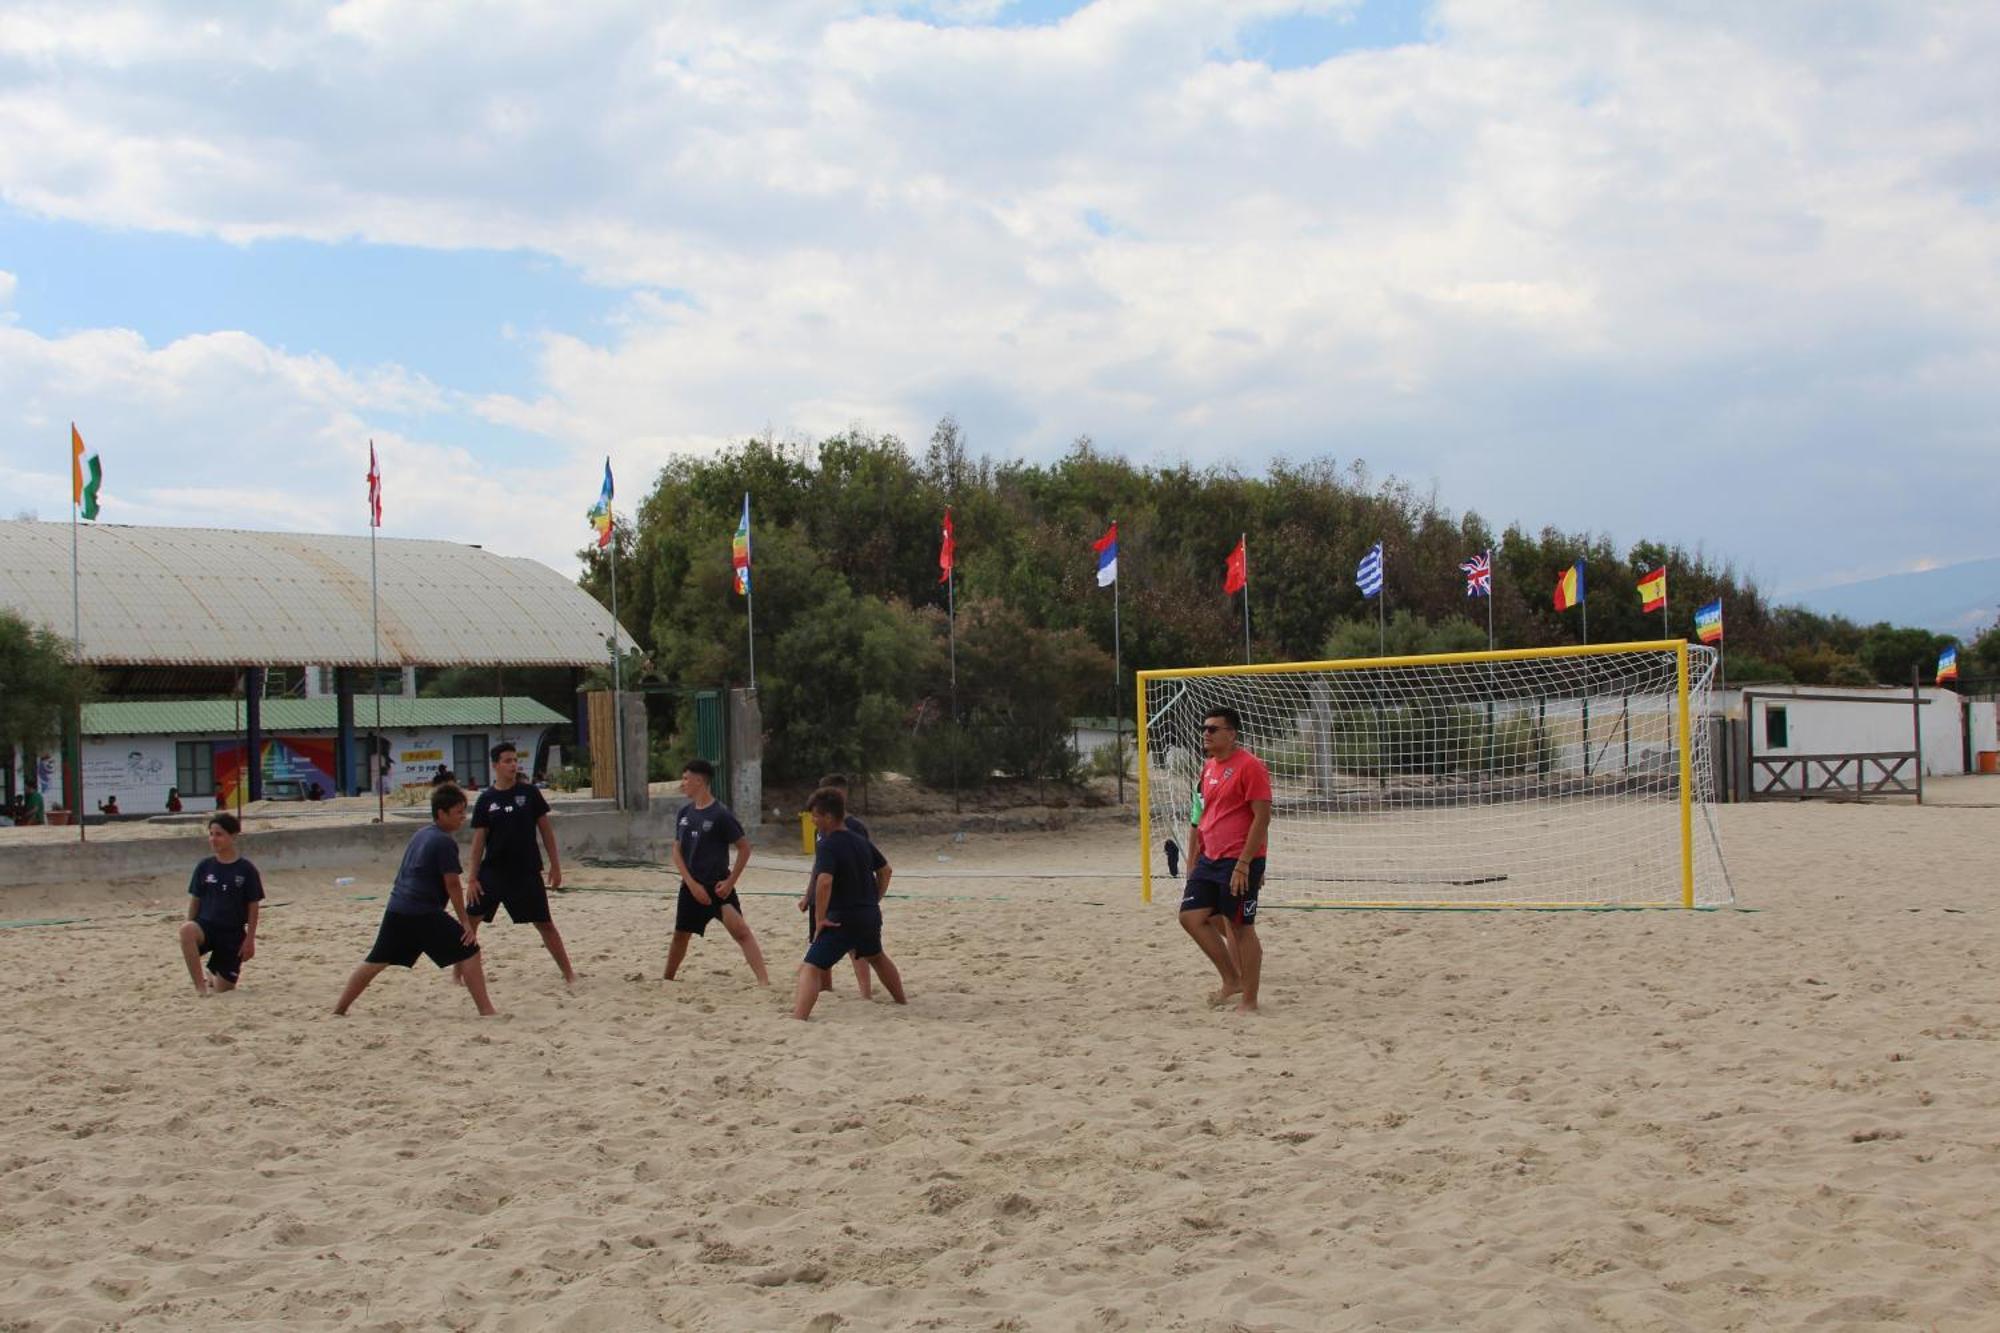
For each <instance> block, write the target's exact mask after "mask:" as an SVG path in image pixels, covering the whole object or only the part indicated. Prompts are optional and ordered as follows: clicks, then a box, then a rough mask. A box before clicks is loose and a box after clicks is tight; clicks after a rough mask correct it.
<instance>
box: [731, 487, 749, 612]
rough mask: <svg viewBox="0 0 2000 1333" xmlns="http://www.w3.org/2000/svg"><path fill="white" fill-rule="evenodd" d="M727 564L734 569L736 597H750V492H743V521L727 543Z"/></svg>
mask: <svg viewBox="0 0 2000 1333" xmlns="http://www.w3.org/2000/svg"><path fill="white" fill-rule="evenodd" d="M729 563H730V564H731V565H733V566H734V567H735V569H736V595H737V596H739V597H748V596H749V595H750V492H748V491H745V492H743V520H742V521H741V522H740V523H738V524H737V525H736V537H735V540H733V541H731V542H730V543H729Z"/></svg>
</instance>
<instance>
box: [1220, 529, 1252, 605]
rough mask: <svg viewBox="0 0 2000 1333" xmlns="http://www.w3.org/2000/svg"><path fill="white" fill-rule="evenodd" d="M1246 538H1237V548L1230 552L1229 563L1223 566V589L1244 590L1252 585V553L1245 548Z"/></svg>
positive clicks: (1231, 590)
mask: <svg viewBox="0 0 2000 1333" xmlns="http://www.w3.org/2000/svg"><path fill="white" fill-rule="evenodd" d="M1245 540H1246V539H1245V538H1242V537H1238V538H1237V539H1236V549H1235V550H1233V551H1231V552H1230V553H1229V563H1228V564H1227V565H1226V566H1224V567H1223V574H1222V590H1223V591H1224V592H1242V591H1243V590H1244V589H1245V588H1247V587H1249V586H1250V555H1249V552H1247V551H1245V550H1244V549H1243V543H1244V542H1245Z"/></svg>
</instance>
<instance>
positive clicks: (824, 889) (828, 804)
mask: <svg viewBox="0 0 2000 1333" xmlns="http://www.w3.org/2000/svg"><path fill="white" fill-rule="evenodd" d="M806 809H807V810H808V811H809V812H811V814H812V821H813V828H815V829H816V830H818V832H819V847H818V850H817V851H815V852H814V854H813V903H814V907H815V908H816V909H817V910H816V913H815V915H816V917H817V919H818V921H819V930H818V932H817V933H816V934H815V935H814V936H813V942H812V946H811V947H810V948H808V949H807V950H806V956H805V960H804V961H803V962H801V963H800V964H799V984H798V988H797V990H796V991H795V992H794V994H793V998H792V1017H793V1018H797V1019H801V1020H803V1019H807V1018H811V1017H812V1011H813V1004H814V1003H815V1002H816V1001H818V999H819V993H820V988H821V978H822V976H823V975H824V974H825V973H826V972H828V971H829V970H831V969H832V967H833V965H834V964H835V963H837V962H839V961H840V960H841V959H842V958H844V957H846V956H847V955H848V954H850V953H851V954H853V955H854V956H855V957H856V958H858V959H860V960H861V961H862V962H864V963H866V964H868V966H870V967H871V968H873V969H874V970H875V975H876V976H878V977H880V978H882V985H883V986H884V987H885V988H886V989H887V990H888V992H889V998H890V999H892V1000H894V1001H895V1002H896V1003H897V1004H908V1003H909V1000H908V999H907V998H906V997H905V996H904V994H903V976H902V973H900V972H898V971H897V970H896V965H895V964H894V963H893V962H891V961H890V960H889V955H888V954H886V953H883V952H882V907H881V889H880V888H879V887H878V886H877V880H876V877H877V876H878V875H880V876H883V877H884V878H885V879H886V877H887V875H888V873H889V863H888V862H887V861H885V860H883V859H882V853H880V852H878V851H876V850H875V845H874V844H873V843H871V842H869V841H868V840H867V839H865V838H863V837H861V836H860V835H859V834H857V833H853V832H850V831H849V830H848V828H847V827H846V825H847V798H846V797H845V796H843V795H842V794H841V793H840V792H839V791H838V790H836V789H835V788H832V787H822V788H820V789H819V790H818V791H816V792H814V793H813V794H812V799H811V800H809V801H807V802H806Z"/></svg>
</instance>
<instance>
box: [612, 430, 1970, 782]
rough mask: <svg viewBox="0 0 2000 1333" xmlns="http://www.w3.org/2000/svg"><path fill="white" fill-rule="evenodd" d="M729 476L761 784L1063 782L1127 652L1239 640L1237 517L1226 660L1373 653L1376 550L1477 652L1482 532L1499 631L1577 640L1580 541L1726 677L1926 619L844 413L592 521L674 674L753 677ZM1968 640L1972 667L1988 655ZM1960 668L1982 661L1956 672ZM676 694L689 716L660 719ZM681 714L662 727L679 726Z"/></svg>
mask: <svg viewBox="0 0 2000 1333" xmlns="http://www.w3.org/2000/svg"><path fill="white" fill-rule="evenodd" d="M746 492H748V493H749V495H750V497H751V507H752V534H751V535H752V579H753V583H754V593H755V598H756V631H757V647H756V656H757V661H756V667H757V684H758V686H759V697H760V700H761V702H762V705H763V710H764V718H765V724H766V727H767V730H768V731H769V733H770V741H769V746H768V748H767V750H766V755H765V764H766V770H767V772H768V773H770V774H771V775H772V777H773V778H774V779H776V780H779V781H786V780H806V779H808V778H809V777H810V776H811V774H812V773H813V772H816V771H819V770H823V769H827V768H841V769H846V770H851V771H857V772H864V773H865V772H874V771H880V770H882V769H885V768H905V767H907V768H909V769H911V770H913V771H914V772H915V774H916V776H918V778H919V779H920V780H924V781H927V782H940V783H941V782H942V781H946V780H949V778H950V775H951V774H952V772H953V771H956V772H957V774H958V775H959V777H960V778H961V779H963V780H967V781H970V780H972V779H973V778H974V775H983V774H987V773H1001V774H1007V775H1013V776H1019V777H1024V778H1036V779H1045V778H1056V779H1061V778H1069V777H1074V776H1075V775H1076V772H1077V764H1078V761H1077V759H1076V757H1075V756H1074V755H1073V754H1071V752H1070V745H1069V729H1070V720H1071V719H1072V718H1074V717H1076V716H1079V715H1096V716H1110V715H1113V714H1115V713H1117V712H1118V711H1119V710H1120V706H1121V704H1122V705H1123V709H1124V712H1125V715H1126V716H1127V717H1128V718H1129V717H1130V715H1131V711H1132V710H1131V704H1130V695H1129V690H1130V680H1131V674H1130V673H1131V672H1132V671H1134V670H1137V669H1142V668H1147V667H1170V666H1204V665H1216V664H1228V663H1236V662H1241V661H1242V660H1243V653H1244V649H1243V637H1242V636H1243V627H1242V618H1241V611H1240V609H1239V603H1238V602H1237V601H1236V599H1235V598H1234V597H1232V596H1230V595H1227V594H1225V593H1224V592H1223V590H1222V583H1223V562H1224V559H1225V557H1226V556H1227V554H1228V553H1229V551H1230V550H1231V548H1233V547H1234V545H1235V543H1236V540H1237V537H1238V535H1239V534H1240V533H1248V534H1249V605H1250V634H1251V654H1252V656H1253V657H1254V658H1255V659H1256V660H1258V661H1304V660H1313V659H1318V658H1325V657H1351V656H1367V655H1373V654H1374V652H1375V651H1376V644H1377V625H1376V607H1375V604H1374V602H1373V601H1370V600H1367V599H1364V598H1363V597H1362V595H1361V592H1360V590H1359V589H1358V588H1357V587H1356V586H1355V582H1354V578H1353V572H1354V569H1355V566H1356V565H1357V563H1358V562H1359V561H1360V559H1361V557H1362V555H1363V553H1364V552H1365V551H1366V550H1367V549H1368V548H1369V546H1371V545H1372V544H1373V543H1375V542H1377V541H1381V542H1382V543H1383V544H1384V553H1385V589H1384V595H1385V596H1386V597H1387V599H1388V600H1387V607H1388V610H1389V613H1390V615H1389V624H1388V631H1387V639H1388V649H1389V651H1390V652H1392V653H1393V652H1429V651H1444V650H1451V649H1461V648H1483V647H1485V645H1486V607H1485V604H1484V602H1483V601H1482V600H1480V599H1471V598H1468V597H1467V596H1466V593H1465V579H1464V576H1463V575H1462V574H1461V573H1460V572H1459V564H1460V562H1461V561H1463V560H1465V559H1466V558H1467V557H1469V556H1471V555H1474V554H1476V553H1478V552H1482V551H1491V553H1492V563H1493V604H1492V611H1493V625H1494V630H1495V633H1496V635H1497V638H1498V642H1499V644H1500V646H1501V647H1507V648H1514V647H1536V646H1543V645H1555V644H1567V643H1574V642H1577V641H1578V640H1579V636H1580V634H1581V631H1582V625H1581V617H1580V616H1579V615H1578V614H1577V613H1576V612H1574V611H1572V612H1567V613H1559V612H1557V611H1556V610H1555V609H1554V606H1553V602H1552V590H1553V587H1554V582H1555V579H1556V576H1557V574H1558V573H1559V572H1560V571H1561V570H1562V569H1564V568H1565V567H1567V566H1568V565H1569V564H1571V563H1572V562H1573V561H1575V560H1577V559H1579V558H1581V559H1584V560H1585V561H1587V571H1588V583H1587V594H1588V596H1587V604H1588V608H1589V612H1590V636H1591V638H1592V640H1594V641H1597V642H1610V641H1616V640H1635V639H1658V638H1662V637H1668V636H1669V634H1668V630H1669V629H1670V631H1671V636H1672V637H1687V636H1689V635H1690V629H1691V622H1692V615H1693V610H1694V607H1695V606H1697V605H1698V604H1700V603H1702V602H1706V601H1709V600H1711V599H1713V598H1716V597H1720V598H1721V599H1722V601H1723V605H1724V610H1725V624H1726V639H1725V652H1726V670H1727V673H1728V677H1729V679H1730V680H1731V681H1732V682H1736V681H1743V682H1748V681H1752V680H1756V681H1765V682H1771V681H1779V682H1783V681H1790V682H1797V683H1801V684H1831V685H1852V684H1870V683H1884V684H1908V683H1909V680H1910V676H1911V671H1912V668H1916V669H1918V670H1919V671H1921V672H1923V673H1924V679H1925V680H1926V682H1928V680H1929V679H1930V676H1929V671H1930V669H1931V668H1932V667H1933V666H1934V665H1935V662H1936V659H1937V654H1938V653H1939V652H1940V651H1941V650H1942V649H1943V647H1944V646H1946V645H1947V644H1949V643H1950V642H1951V639H1950V638H1949V637H1947V636H1943V635H1937V634H1933V633H1931V632H1930V631H1927V630H1922V629H1913V628H1908V627H1897V626H1891V625H1886V624H1885V625H1876V626H1867V627H1864V626H1859V625H1855V624H1853V623H1851V622H1849V621H1846V620H1844V619H1841V618H1839V617H1828V616H1820V615H1817V614H1814V613H1812V612H1810V611H1806V610H1803V609H1801V608H1797V607H1788V606H1774V605H1772V604H1771V603H1770V601H1769V599H1768V598H1766V597H1765V596H1764V594H1763V593H1762V592H1761V591H1760V590H1759V589H1758V588H1757V587H1756V586H1755V585H1754V584H1753V583H1752V582H1751V581H1750V580H1748V579H1747V578H1744V577H1742V576H1740V575H1739V574H1738V573H1737V572H1736V571H1735V570H1734V569H1733V568H1732V567H1731V566H1730V565H1729V564H1727V563H1726V562H1724V561H1720V560H1718V559H1717V558H1715V557H1714V556H1712V555H1710V554H1709V553H1707V552H1705V551H1699V550H1698V551H1693V552H1690V551H1688V550H1687V549H1685V548H1683V547H1680V546H1677V545H1673V544H1669V543H1662V542H1657V541H1650V540H1642V541H1638V542H1635V543H1633V544H1632V545H1630V546H1628V547H1625V548H1623V549H1620V548H1619V547H1618V546H1617V545H1616V544H1615V543H1614V542H1613V541H1612V540H1611V539H1610V538H1609V537H1608V536H1605V535H1602V534H1593V533H1583V532H1564V531H1560V530H1558V529H1556V528H1553V527H1550V528H1543V529H1542V530H1541V531H1539V532H1530V531H1527V530H1525V529H1523V528H1522V527H1520V526H1519V525H1518V524H1517V525H1510V526H1508V527H1506V528H1505V529H1495V528H1494V527H1493V526H1492V525H1491V524H1490V523H1489V522H1488V521H1487V520H1486V519H1485V518H1484V517H1482V516H1481V515H1479V514H1478V513H1476V512H1472V511H1467V512H1465V513H1462V514H1455V513H1453V512H1452V511H1450V510H1448V509H1446V508H1445V507H1444V506H1442V505H1441V504H1440V503H1439V501H1438V498H1437V496H1436V494H1435V493H1433V492H1428V491H1424V490H1420V489H1418V488H1416V487H1413V486H1411V485H1410V484H1408V483H1407V482H1403V481H1400V480H1396V479H1393V478H1390V479H1386V480H1381V481H1377V480H1375V479H1373V478H1371V476H1370V475H1369V473H1368V471H1367V469H1366V468H1365V467H1364V466H1363V465H1362V464H1361V463H1359V462H1352V463H1348V464H1346V465H1342V464H1340V463H1338V462H1336V461H1335V460H1333V459H1331V458H1314V459H1309V460H1306V461H1304V462H1296V463H1294V462H1278V463H1274V464H1273V465H1271V467H1270V468H1269V469H1268V470H1267V471H1266V472H1264V473H1263V474H1261V475H1251V474H1248V473H1245V472H1243V471H1241V470H1239V469H1237V468H1234V467H1229V466H1218V467H1208V468H1195V467H1193V466H1191V465H1189V464H1187V463H1178V464H1163V465H1141V464H1135V463H1133V462H1131V461H1130V460H1128V459H1125V458H1122V457H1118V456H1115V455H1111V454H1107V453H1105V452H1103V451H1101V450H1099V449H1098V448H1097V447H1096V446H1095V445H1094V444H1093V443H1092V442H1091V441H1090V440H1089V439H1088V438H1087V437H1085V438H1080V439H1078V440H1077V441H1076V442H1075V443H1074V445H1073V446H1072V447H1071V448H1070V449H1069V451H1068V452H1067V453H1066V454H1064V455H1063V456H1062V457H1061V458H1060V459H1058V460H1056V461H1055V462H1053V463H1048V464H1036V463H1026V462H1019V461H1006V462H996V461H994V460H993V459H991V458H987V457H979V456H975V455H973V454H972V452H971V451H970V450H969V448H968V447H967V444H966V441H965V438H964V436H963V433H962V432H961V431H960V429H959V427H958V425H957V423H956V422H955V421H954V420H952V419H951V418H949V417H947V418H945V419H944V420H943V421H941V422H940V423H939V424H938V426H937V429H936V430H935V432H934V433H933V434H932V436H931V439H930V441H929V443H928V445H927V446H926V447H924V448H923V449H921V450H911V449H910V448H908V447H906V446H905V444H904V443H903V442H902V441H901V440H899V439H897V438H895V437H894V436H891V435H870V434H867V433H864V432H861V431H851V432H848V433H846V434H842V435H838V436H834V437H831V438H828V439H824V440H821V441H820V442H818V443H817V444H804V443H781V442H778V441H774V440H771V439H752V440H746V441H743V442H741V443H739V444H737V445H735V446H733V447H730V448H727V449H725V450H723V451H721V452H720V453H718V454H716V455H714V456H708V457H683V458H678V459H676V460H674V461H673V462H672V463H670V464H669V465H668V466H667V467H666V468H664V469H663V470H662V471H661V472H660V474H659V476H658V477H657V479H656V480H655V482H654V484H653V486H652V488H651V490H650V491H648V492H647V494H646V495H645V496H644V498H643V499H642V500H641V501H640V503H639V505H638V508H637V510H636V512H635V513H633V514H631V515H630V516H629V519H621V520H620V522H619V523H618V525H617V527H616V529H615V532H614V541H615V543H616V547H617V551H618V562H617V568H618V580H619V586H618V602H619V608H620V613H621V617H622V618H623V620H624V622H625V624H626V625H627V627H628V628H630V629H631V630H632V632H633V633H634V634H635V635H636V636H637V638H638V639H639V641H640V643H641V644H642V646H643V650H644V651H643V655H644V657H645V659H646V662H645V663H644V665H643V667H642V668H641V669H642V670H644V671H646V672H648V673H649V675H650V678H651V679H654V680H657V681H658V682H660V683H662V684H664V685H667V686H672V687H682V688H687V689H692V688H698V687H707V686H724V685H728V686H740V685H744V684H747V683H748V682H749V677H750V661H749V656H750V655H749V644H748V640H747V638H746V635H745V602H744V599H743V598H742V597H741V596H738V595H737V594H736V592H735V590H734V586H733V575H732V571H731V568H730V559H729V551H730V538H731V535H732V533H733V532H734V531H735V529H736V525H737V521H738V518H739V516H740V514H741V510H742V504H743V496H744V494H745V493H746ZM947 506H949V507H950V508H951V511H952V514H953V518H954V524H955V529H956V552H957V559H956V564H957V573H958V582H957V584H956V586H955V592H956V605H957V635H956V662H955V666H956V679H957V692H956V697H957V712H956V714H955V715H954V713H953V711H952V704H951V701H952V697H953V691H952V670H953V666H954V663H953V660H952V655H951V651H950V650H951V644H950V642H949V639H948V634H947V623H946V598H945V590H944V588H943V586H942V585H941V584H940V582H939V569H938V547H939V540H940V536H941V525H942V518H943V515H944V511H945V509H946V507H947ZM1113 520H1116V522H1117V523H1118V539H1119V550H1118V561H1119V566H1118V567H1119V582H1120V586H1119V597H1120V602H1121V619H1122V628H1123V667H1124V675H1123V677H1122V678H1121V680H1120V681H1119V682H1118V683H1117V684H1116V685H1114V682H1113V669H1112V593H1111V590H1110V589H1108V588H1100V587H1098V586H1097V582H1096V573H1095V559H1094V557H1093V555H1092V551H1091V545H1092V543H1093V542H1094V541H1096V540H1097V539H1098V537H1100V536H1101V535H1102V534H1103V532H1104V530H1105V528H1106V526H1107V525H1108V524H1109V523H1110V522H1111V521H1113ZM607 554H608V553H607V552H604V551H600V550H598V549H597V548H595V547H591V548H586V549H585V550H583V551H580V552H579V556H580V558H581V559H582V560H583V562H584V573H583V575H582V579H581V582H582V583H583V585H584V587H586V588H587V589H588V590H589V591H591V592H592V593H593V594H594V595H596V596H597V597H598V598H599V600H600V601H608V600H609V596H610V588H609V578H610V561H609V560H608V559H607V558H606V557H607ZM1662 564H1664V565H1665V566H1666V567H1667V569H1668V575H1669V583H1670V590H1671V594H1672V597H1671V607H1672V611H1673V620H1672V622H1671V624H1670V626H1669V627H1667V628H1665V629H1663V626H1662V623H1661V619H1660V616H1659V615H1658V614H1657V613H1651V614H1648V613H1644V612H1642V611H1641V609H1640V607H1641V603H1640V598H1639V595H1638V582H1639V578H1640V576H1641V575H1642V574H1643V573H1645V572H1646V571H1648V570H1651V569H1654V568H1657V567H1658V566H1660V565H1662ZM1960 658H1961V664H1962V666H1961V669H1962V671H1963V672H1964V673H1965V675H1967V676H1968V677H1972V676H1976V675H1979V674H2000V636H1996V635H1995V634H1993V633H1991V632H1989V633H1988V634H1987V635H1985V636H1982V638H1981V639H1980V640H1979V641H1978V643H1977V644H1975V645H1973V646H1972V647H1971V648H1970V649H1969V650H1964V651H1961V653H1960ZM1989 659H1990V660H1989ZM1982 664H1986V666H1990V667H1991V668H1992V670H1991V671H1990V672H1989V671H1986V670H1983V669H1982ZM682 711H683V712H685V709H683V710H682ZM681 730H685V728H684V727H683V728H681Z"/></svg>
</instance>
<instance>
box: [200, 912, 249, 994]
mask: <svg viewBox="0 0 2000 1333" xmlns="http://www.w3.org/2000/svg"><path fill="white" fill-rule="evenodd" d="M195 925H196V926H198V927H200V929H201V952H203V953H205V954H207V955H208V970H209V971H211V972H213V973H215V975H216V976H218V977H221V978H222V979H223V980H224V981H234V980H236V978H237V977H239V976H241V975H242V973H243V933H244V931H243V927H242V926H224V925H217V924H215V923H214V922H212V921H197V922H195Z"/></svg>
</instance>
